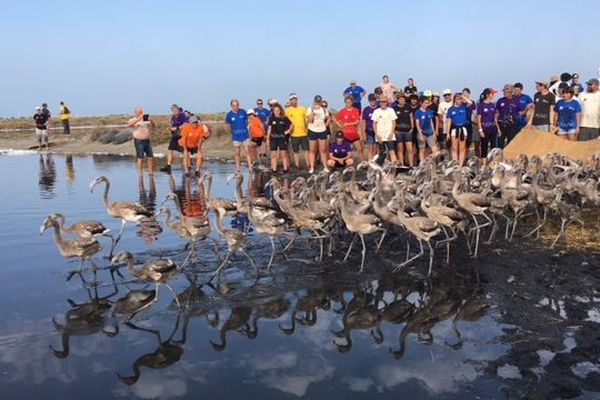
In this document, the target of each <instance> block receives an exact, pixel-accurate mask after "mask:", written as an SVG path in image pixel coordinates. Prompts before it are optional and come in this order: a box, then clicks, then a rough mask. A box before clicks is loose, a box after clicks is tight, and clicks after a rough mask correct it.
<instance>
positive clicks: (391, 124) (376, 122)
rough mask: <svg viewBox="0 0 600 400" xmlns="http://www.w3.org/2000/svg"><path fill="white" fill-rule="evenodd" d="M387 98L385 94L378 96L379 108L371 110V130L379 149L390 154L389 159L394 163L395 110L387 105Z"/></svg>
mask: <svg viewBox="0 0 600 400" xmlns="http://www.w3.org/2000/svg"><path fill="white" fill-rule="evenodd" d="M388 104H389V98H388V97H387V96H385V95H382V96H380V97H379V108H378V109H376V110H375V111H373V115H372V116H371V119H372V120H373V130H374V131H375V140H376V141H377V143H378V144H379V148H380V150H381V151H385V152H387V153H388V155H389V156H390V161H391V162H393V163H395V162H396V160H397V158H396V135H395V134H394V130H395V129H396V119H397V118H398V117H397V116H396V112H395V111H394V110H393V109H392V108H390V107H388Z"/></svg>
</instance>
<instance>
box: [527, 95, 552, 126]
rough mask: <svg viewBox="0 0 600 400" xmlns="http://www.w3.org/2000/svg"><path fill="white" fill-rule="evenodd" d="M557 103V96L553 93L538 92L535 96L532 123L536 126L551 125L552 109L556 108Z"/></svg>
mask: <svg viewBox="0 0 600 400" xmlns="http://www.w3.org/2000/svg"><path fill="white" fill-rule="evenodd" d="M555 105H556V96H554V95H553V94H552V93H550V92H548V93H546V94H542V93H540V92H537V93H536V94H535V95H534V96H533V119H532V120H531V124H532V125H534V126H538V125H550V122H551V121H550V110H551V109H554V106H555Z"/></svg>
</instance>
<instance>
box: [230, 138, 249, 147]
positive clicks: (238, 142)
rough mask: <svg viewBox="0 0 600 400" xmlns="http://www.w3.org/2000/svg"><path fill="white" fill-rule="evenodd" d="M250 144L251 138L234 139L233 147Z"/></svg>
mask: <svg viewBox="0 0 600 400" xmlns="http://www.w3.org/2000/svg"><path fill="white" fill-rule="evenodd" d="M248 144H250V139H244V140H234V141H233V147H240V146H242V145H243V146H248Z"/></svg>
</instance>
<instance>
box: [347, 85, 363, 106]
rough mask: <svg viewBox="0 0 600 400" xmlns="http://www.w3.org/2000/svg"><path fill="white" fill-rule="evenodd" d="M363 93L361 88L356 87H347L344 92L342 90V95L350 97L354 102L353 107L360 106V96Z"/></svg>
mask: <svg viewBox="0 0 600 400" xmlns="http://www.w3.org/2000/svg"><path fill="white" fill-rule="evenodd" d="M365 92H366V91H365V89H363V88H362V87H360V86H358V85H357V86H354V87H352V86H348V87H347V88H346V90H344V94H345V95H350V96H352V99H353V100H354V101H353V103H354V104H355V105H359V106H360V101H361V99H362V96H363V94H364V93H365Z"/></svg>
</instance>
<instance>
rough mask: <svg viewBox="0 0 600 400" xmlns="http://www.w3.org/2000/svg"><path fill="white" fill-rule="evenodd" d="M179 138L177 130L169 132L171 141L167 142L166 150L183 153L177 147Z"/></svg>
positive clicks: (179, 147) (178, 146)
mask: <svg viewBox="0 0 600 400" xmlns="http://www.w3.org/2000/svg"><path fill="white" fill-rule="evenodd" d="M180 137H181V136H180V135H179V130H176V131H175V132H171V140H169V147H168V148H167V149H168V150H175V151H179V152H181V151H183V149H182V148H181V146H180V145H179V138H180Z"/></svg>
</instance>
